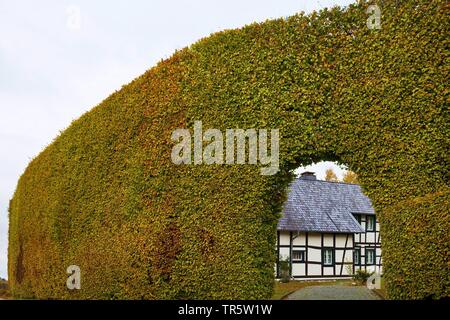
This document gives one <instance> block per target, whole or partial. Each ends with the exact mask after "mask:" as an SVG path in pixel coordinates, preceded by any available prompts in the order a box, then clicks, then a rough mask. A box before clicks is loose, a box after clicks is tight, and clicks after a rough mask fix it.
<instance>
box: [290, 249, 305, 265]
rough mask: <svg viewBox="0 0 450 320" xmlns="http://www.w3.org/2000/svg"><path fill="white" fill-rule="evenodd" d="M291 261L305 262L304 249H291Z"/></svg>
mask: <svg viewBox="0 0 450 320" xmlns="http://www.w3.org/2000/svg"><path fill="white" fill-rule="evenodd" d="M292 261H294V262H305V251H303V250H293V251H292Z"/></svg>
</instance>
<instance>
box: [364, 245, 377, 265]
mask: <svg viewBox="0 0 450 320" xmlns="http://www.w3.org/2000/svg"><path fill="white" fill-rule="evenodd" d="M373 264H375V249H366V265H373Z"/></svg>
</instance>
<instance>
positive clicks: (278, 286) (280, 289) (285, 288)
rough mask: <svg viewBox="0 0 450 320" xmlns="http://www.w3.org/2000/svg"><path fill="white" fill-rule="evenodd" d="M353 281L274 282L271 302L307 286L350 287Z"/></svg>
mask: <svg viewBox="0 0 450 320" xmlns="http://www.w3.org/2000/svg"><path fill="white" fill-rule="evenodd" d="M353 282H354V281H353V280H335V281H333V280H330V281H295V280H293V281H289V282H287V283H282V282H279V281H275V287H274V292H273V295H272V300H280V299H281V298H283V297H284V296H285V295H287V294H289V293H292V292H294V291H296V290H298V289H301V288H305V287H309V286H334V285H352V283H353Z"/></svg>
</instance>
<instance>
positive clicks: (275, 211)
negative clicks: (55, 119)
mask: <svg viewBox="0 0 450 320" xmlns="http://www.w3.org/2000/svg"><path fill="white" fill-rule="evenodd" d="M365 9H366V5H365V4H359V5H353V6H350V7H349V8H347V9H346V10H340V9H337V8H335V9H331V10H325V11H322V12H321V13H320V14H312V15H310V16H303V15H296V16H293V17H290V18H287V19H278V20H272V21H267V22H265V23H261V24H253V25H250V26H246V27H244V28H242V29H239V30H230V31H225V32H221V33H217V34H214V35H212V36H210V37H208V38H205V39H203V40H201V41H199V42H198V43H196V44H194V45H192V46H191V47H190V48H187V49H184V50H182V51H180V52H177V53H176V54H175V55H174V56H173V57H172V58H170V59H168V60H166V61H162V62H161V63H159V64H158V65H157V66H156V67H154V68H153V69H151V70H149V71H148V72H146V73H145V74H144V75H142V76H141V77H139V78H137V79H136V80H134V81H133V82H132V83H130V84H129V85H127V86H125V87H123V88H122V89H121V90H120V91H118V92H116V93H114V94H112V95H111V96H110V97H109V98H107V99H106V100H105V101H103V102H102V103H101V104H100V105H99V106H97V107H96V108H94V109H93V110H92V111H90V112H89V113H87V114H85V115H84V116H82V117H81V118H80V119H79V120H77V121H75V122H74V123H73V124H72V125H71V126H70V127H69V128H68V129H67V130H66V131H64V132H63V133H62V134H61V136H60V137H58V138H57V139H56V140H55V141H54V142H53V143H52V144H51V145H50V146H49V147H47V148H46V149H45V150H44V151H43V152H42V153H41V154H40V155H39V156H38V157H37V158H35V159H34V160H33V161H32V162H31V163H30V165H29V166H28V168H27V169H26V171H25V173H24V174H23V176H22V177H21V178H20V180H19V183H18V186H17V190H16V192H15V194H14V198H13V199H12V201H11V205H10V236H9V255H8V257H9V262H8V264H9V266H8V270H9V280H10V281H11V287H12V290H13V293H14V294H15V295H16V296H24V297H30V296H31V297H38V298H107V299H110V298H118V299H120V298H149V299H161V298H194V299H201V298H268V297H270V295H271V292H272V286H273V278H274V270H273V262H274V259H275V257H274V243H275V229H276V224H277V219H278V217H279V214H280V211H281V208H282V205H283V201H284V199H285V197H286V186H287V185H288V183H289V182H290V180H291V179H292V175H291V173H290V171H291V170H292V169H294V168H296V167H298V166H300V165H307V164H310V163H312V162H318V161H320V160H330V161H338V162H340V163H346V164H348V165H349V166H350V167H351V168H352V170H354V171H356V173H357V174H358V176H359V178H360V182H361V184H362V185H363V187H364V188H365V190H366V192H367V195H368V196H369V197H370V198H371V199H372V201H373V203H374V205H375V209H376V210H377V212H379V215H380V216H379V217H380V222H381V226H382V238H383V255H384V267H385V272H386V274H385V276H386V281H387V284H388V290H389V295H390V297H392V298H421V297H425V296H429V295H434V296H436V297H441V296H445V295H447V294H448V279H447V272H446V270H447V246H448V243H449V241H448V233H447V232H448V219H447V213H448V208H449V207H448V200H447V199H448V186H447V184H448V183H447V181H448V180H446V175H447V174H448V162H447V160H448V158H447V149H446V144H445V141H448V132H449V130H448V121H447V120H448V117H447V116H448V114H447V110H446V109H445V107H444V105H445V99H444V96H445V88H446V81H447V80H446V79H448V74H447V72H448V68H447V67H446V66H447V65H446V63H445V58H446V53H445V42H446V34H447V33H446V30H445V28H443V27H442V26H446V25H447V24H446V19H447V18H448V17H447V11H446V9H445V7H444V2H443V1H433V2H431V3H429V1H423V2H419V3H417V4H414V5H413V4H404V5H401V6H399V5H397V4H396V1H386V2H383V5H382V13H383V20H382V29H381V30H379V31H374V30H369V29H368V28H367V27H366V24H365V21H366V20H367V15H366V13H365ZM196 120H201V121H202V123H203V127H205V128H216V129H219V130H223V131H224V130H226V129H227V128H243V129H246V128H269V129H270V128H276V129H279V130H280V171H279V172H278V173H277V174H276V175H273V176H262V175H260V171H259V168H258V166H254V165H175V164H174V163H173V162H172V161H171V157H170V154H171V149H172V147H173V141H171V134H172V132H173V131H174V130H175V129H177V128H189V129H192V127H193V124H194V121H196ZM446 196H447V197H446ZM74 264H75V265H78V266H79V267H80V269H81V272H82V279H83V282H82V289H81V290H77V291H70V290H67V289H66V287H65V283H66V278H67V274H65V270H66V268H67V267H68V266H69V265H74Z"/></svg>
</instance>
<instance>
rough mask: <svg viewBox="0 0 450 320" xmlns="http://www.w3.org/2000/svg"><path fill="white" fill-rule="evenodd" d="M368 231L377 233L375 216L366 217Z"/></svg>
mask: <svg viewBox="0 0 450 320" xmlns="http://www.w3.org/2000/svg"><path fill="white" fill-rule="evenodd" d="M366 231H375V216H366Z"/></svg>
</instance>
